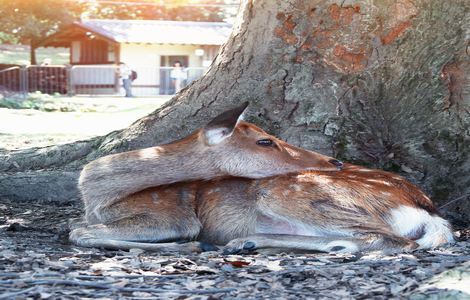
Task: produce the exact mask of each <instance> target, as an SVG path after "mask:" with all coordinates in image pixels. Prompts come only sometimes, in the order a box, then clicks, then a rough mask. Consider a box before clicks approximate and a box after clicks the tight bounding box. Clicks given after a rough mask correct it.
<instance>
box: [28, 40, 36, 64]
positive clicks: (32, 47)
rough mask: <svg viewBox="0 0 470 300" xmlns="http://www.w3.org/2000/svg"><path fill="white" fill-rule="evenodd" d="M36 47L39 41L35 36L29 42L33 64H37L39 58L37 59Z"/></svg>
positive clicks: (30, 57)
mask: <svg viewBox="0 0 470 300" xmlns="http://www.w3.org/2000/svg"><path fill="white" fill-rule="evenodd" d="M36 47H37V43H36V41H35V39H34V38H31V41H30V43H29V60H30V63H31V65H33V66H34V65H36V64H37V59H36Z"/></svg>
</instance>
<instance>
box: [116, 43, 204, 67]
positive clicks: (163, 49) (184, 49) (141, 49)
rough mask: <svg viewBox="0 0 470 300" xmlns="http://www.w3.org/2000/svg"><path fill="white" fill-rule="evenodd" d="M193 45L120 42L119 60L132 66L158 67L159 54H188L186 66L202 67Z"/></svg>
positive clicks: (199, 47) (200, 58) (200, 59)
mask: <svg viewBox="0 0 470 300" xmlns="http://www.w3.org/2000/svg"><path fill="white" fill-rule="evenodd" d="M196 49H202V47H201V46H194V45H146V44H121V61H123V62H125V63H126V64H128V65H129V66H132V67H140V66H145V67H160V56H168V55H171V56H183V55H184V56H188V57H189V64H188V66H186V67H202V59H203V58H202V57H200V56H196V54H195V51H196Z"/></svg>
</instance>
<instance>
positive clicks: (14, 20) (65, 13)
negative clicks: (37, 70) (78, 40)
mask: <svg viewBox="0 0 470 300" xmlns="http://www.w3.org/2000/svg"><path fill="white" fill-rule="evenodd" d="M82 9H83V6H82V4H80V3H79V2H76V1H62V0H42V1H11V0H0V24H1V25H0V39H1V40H0V42H3V43H5V42H8V43H22V44H29V45H30V56H31V58H30V59H31V64H36V63H37V62H36V55H35V49H36V47H37V43H38V41H40V40H41V39H42V38H44V37H45V36H47V35H49V34H52V33H54V32H56V31H57V30H58V29H59V28H60V27H61V26H65V25H67V24H70V23H72V22H73V21H74V20H76V19H77V18H78V16H79V14H80V13H81V11H82Z"/></svg>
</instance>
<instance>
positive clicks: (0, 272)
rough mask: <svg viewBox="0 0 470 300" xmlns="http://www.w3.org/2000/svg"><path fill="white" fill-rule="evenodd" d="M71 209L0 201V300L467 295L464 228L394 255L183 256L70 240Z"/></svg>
mask: <svg viewBox="0 0 470 300" xmlns="http://www.w3.org/2000/svg"><path fill="white" fill-rule="evenodd" d="M80 212H81V211H80V207H79V205H78V204H76V203H64V204H60V205H58V204H53V203H21V202H12V201H9V200H8V199H0V299H25V298H30V299H59V298H60V299H91V298H100V299H123V298H124V299H155V298H161V299H168V298H172V299H187V298H191V299H218V298H224V299H225V298H229V299H230V298H237V299H258V298H260V299H261V298H280V299H301V298H315V299H338V298H342V299H370V298H373V299H390V298H394V299H402V298H409V299H470V240H469V235H470V234H469V231H468V230H467V231H465V230H460V231H457V233H458V234H459V235H460V241H459V242H457V243H456V244H454V245H451V246H449V247H445V248H440V249H434V250H428V251H424V250H420V251H415V252H412V253H401V254H391V253H389V254H384V253H364V254H362V255H331V254H325V253H322V254H307V255H305V254H292V253H282V254H278V255H265V254H250V255H248V254H247V255H228V256H224V255H221V254H220V253H218V252H205V253H202V254H191V255H182V254H170V253H166V254H165V253H149V252H142V251H140V250H138V249H134V250H131V251H129V252H126V251H109V250H103V249H86V248H80V247H75V246H73V245H70V244H69V243H68V240H67V235H68V225H67V224H68V220H69V219H70V218H75V217H78V216H79V215H80Z"/></svg>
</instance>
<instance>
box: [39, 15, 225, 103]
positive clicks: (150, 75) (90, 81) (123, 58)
mask: <svg viewBox="0 0 470 300" xmlns="http://www.w3.org/2000/svg"><path fill="white" fill-rule="evenodd" d="M230 32H231V25H230V24H227V23H219V22H183V21H153V20H151V21H149V20H84V21H81V22H77V23H74V24H72V25H71V26H69V27H67V28H64V29H63V30H61V31H59V32H57V33H55V34H53V35H51V36H49V37H48V38H46V39H44V40H43V41H42V42H41V44H40V45H39V46H43V47H69V48H70V64H71V65H72V69H71V76H70V81H71V86H72V87H73V88H74V90H75V92H77V93H81V92H84V93H85V92H86V93H89V94H101V93H119V89H120V88H119V86H120V84H121V83H120V80H119V77H118V75H117V73H116V66H117V65H118V64H119V62H124V63H126V64H127V65H128V66H129V67H130V68H131V69H132V70H135V71H136V72H137V75H138V77H137V79H136V80H135V81H134V82H133V85H132V86H133V90H134V92H135V94H137V95H139V94H142V95H144V94H148V95H153V94H169V93H172V92H173V91H172V85H171V80H170V77H169V74H170V71H171V67H172V66H173V64H174V63H175V62H176V61H179V62H181V64H182V65H183V66H184V67H185V68H186V71H187V73H188V79H187V82H186V83H189V82H190V81H192V80H194V79H196V78H199V77H200V76H201V75H202V73H203V72H204V71H205V69H206V68H207V67H208V66H209V65H210V63H211V62H212V60H213V59H214V57H215V56H216V54H217V52H218V49H219V47H220V45H222V44H223V43H224V42H225V41H226V40H227V39H228V36H229V35H230Z"/></svg>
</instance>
